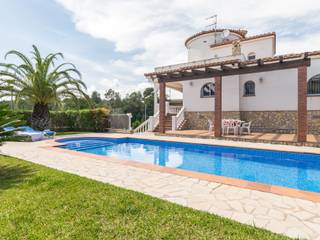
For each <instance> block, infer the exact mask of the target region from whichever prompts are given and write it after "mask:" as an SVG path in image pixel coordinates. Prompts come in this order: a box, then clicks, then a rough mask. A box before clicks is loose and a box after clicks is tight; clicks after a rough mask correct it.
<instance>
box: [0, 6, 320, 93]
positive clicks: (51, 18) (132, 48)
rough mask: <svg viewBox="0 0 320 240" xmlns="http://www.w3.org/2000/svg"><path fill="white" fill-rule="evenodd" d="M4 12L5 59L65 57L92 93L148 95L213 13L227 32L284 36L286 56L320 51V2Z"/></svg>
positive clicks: (282, 47) (14, 8) (36, 8)
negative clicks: (153, 80) (34, 52)
mask: <svg viewBox="0 0 320 240" xmlns="http://www.w3.org/2000/svg"><path fill="white" fill-rule="evenodd" d="M288 6H289V7H288ZM1 8H2V13H1V15H0V26H1V32H2V34H1V38H0V41H1V48H0V59H1V61H3V56H4V54H5V52H7V51H9V50H11V49H17V50H20V51H23V52H25V53H28V52H29V51H30V50H31V45H32V44H36V45H37V46H38V47H39V48H40V50H41V52H43V53H44V54H47V53H49V52H63V53H64V54H65V57H66V61H70V62H73V63H75V64H76V65H77V67H78V68H79V70H80V71H81V72H82V73H83V80H84V81H85V82H86V84H87V86H88V89H89V91H93V90H98V91H99V92H101V93H103V92H104V91H105V90H107V89H108V88H114V89H116V90H119V91H120V92H121V93H122V94H125V93H128V92H131V91H134V90H140V89H143V88H144V87H146V86H148V82H147V80H146V79H144V77H143V73H144V72H148V71H151V70H152V68H153V67H155V66H158V65H166V64H172V63H178V62H183V61H186V50H185V48H184V45H183V44H184V40H185V39H186V38H187V37H188V36H190V35H192V34H194V33H195V32H198V31H201V30H204V29H205V27H204V26H205V25H207V24H208V23H207V22H206V21H205V18H206V17H208V16H210V15H212V14H213V13H217V14H218V15H219V17H218V26H219V27H231V28H246V29H247V30H248V31H249V35H253V34H259V33H264V32H269V31H276V32H277V35H278V44H277V47H278V49H277V50H278V53H279V54H281V53H288V52H300V51H307V50H318V49H320V44H319V43H320V16H319V14H318V13H319V10H320V3H319V1H314V0H305V1H288V0H283V1H278V0H277V1H276V0H269V1H268V2H266V1H255V0H242V1H241V0H237V1H236V0H227V1H225V0H224V1H221V0H220V1H217V0H197V1H195V0H170V1H169V0H81V1H80V0H28V1H25V0H2V1H1ZM8 60H9V61H10V59H8Z"/></svg>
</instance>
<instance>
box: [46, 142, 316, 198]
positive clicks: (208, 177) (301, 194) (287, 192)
mask: <svg viewBox="0 0 320 240" xmlns="http://www.w3.org/2000/svg"><path fill="white" fill-rule="evenodd" d="M83 137H84V136H83ZM67 138H75V139H76V138H82V136H73V137H67ZM88 138H90V137H89V136H88ZM92 138H97V137H92ZM105 138H115V139H117V138H130V137H128V136H125V137H110V136H109V137H105ZM59 139H63V138H59ZM59 139H56V140H59ZM139 139H143V140H151V139H148V138H139ZM56 140H48V141H47V142H48V143H49V144H50V145H49V146H41V148H45V149H49V150H53V151H58V152H63V153H68V154H72V155H75V156H81V157H88V158H94V159H96V160H107V161H109V162H112V163H115V164H121V165H126V166H131V167H136V168H142V169H146V170H151V171H158V172H162V173H169V174H176V175H180V176H185V177H190V178H197V179H200V180H205V181H208V182H215V183H221V184H225V185H230V186H234V187H239V188H245V189H250V190H257V191H262V192H267V193H272V194H277V195H281V196H287V197H294V198H299V199H304V200H309V201H313V202H320V193H316V192H309V191H304V190H299V189H294V188H288V187H282V186H276V185H271V184H264V183H257V182H251V181H247V180H242V179H237V178H230V177H224V176H218V175H214V174H207V173H200V172H194V171H190V170H183V169H177V168H171V167H165V166H158V165H155V164H151V163H141V162H138V161H130V160H124V159H119V158H115V157H107V156H100V155H96V154H91V153H85V152H79V151H74V150H69V149H63V148H59V146H62V145H64V144H61V143H59V142H57V141H56ZM159 141H163V140H160V139H159ZM164 141H165V140H164ZM169 142H170V141H169ZM171 142H173V141H171ZM174 142H176V141H174ZM195 144H198V143H195ZM199 144H201V143H199ZM207 145H210V144H207ZM212 146H217V145H214V144H212ZM270 151H273V150H270ZM275 151H276V150H275ZM279 151H280V150H279Z"/></svg>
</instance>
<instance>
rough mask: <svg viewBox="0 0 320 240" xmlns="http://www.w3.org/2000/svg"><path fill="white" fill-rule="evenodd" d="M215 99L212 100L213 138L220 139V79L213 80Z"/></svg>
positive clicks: (219, 77)
mask: <svg viewBox="0 0 320 240" xmlns="http://www.w3.org/2000/svg"><path fill="white" fill-rule="evenodd" d="M214 81H215V98H214V136H215V137H221V115H222V77H221V76H218V77H215V78H214Z"/></svg>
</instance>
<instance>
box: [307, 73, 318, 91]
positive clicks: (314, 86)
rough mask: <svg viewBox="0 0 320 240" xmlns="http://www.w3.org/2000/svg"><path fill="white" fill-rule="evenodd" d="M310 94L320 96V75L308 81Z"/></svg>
mask: <svg viewBox="0 0 320 240" xmlns="http://www.w3.org/2000/svg"><path fill="white" fill-rule="evenodd" d="M308 94H310V95H312V94H320V74H318V75H315V76H313V77H312V78H310V79H309V81H308Z"/></svg>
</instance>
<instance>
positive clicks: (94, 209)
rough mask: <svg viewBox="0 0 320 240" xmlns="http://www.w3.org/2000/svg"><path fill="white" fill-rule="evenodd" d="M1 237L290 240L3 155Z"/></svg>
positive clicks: (0, 183) (1, 160)
mask: <svg viewBox="0 0 320 240" xmlns="http://www.w3.org/2000/svg"><path fill="white" fill-rule="evenodd" d="M0 239H19V240H20V239H28V240H29V239H54V240H56V239H77V240H80V239H86V240H87V239H179V240H180V239H221V240H222V239H223V240H225V239H245V240H248V239H259V240H262V239H287V238H285V237H283V236H280V235H276V234H273V233H271V232H268V231H265V230H261V229H257V228H254V227H250V226H246V225H242V224H239V223H236V222H234V221H231V220H227V219H224V218H221V217H217V216H214V215H211V214H208V213H205V212H201V211H196V210H192V209H189V208H185V207H182V206H179V205H176V204H173V203H169V202H166V201H162V200H159V199H156V198H152V197H149V196H146V195H144V194H141V193H136V192H133V191H128V190H125V189H121V188H118V187H114V186H112V185H109V184H104V183H100V182H96V181H93V180H89V179H86V178H83V177H79V176H76V175H72V174H67V173H64V172H60V171H57V170H53V169H50V168H46V167H42V166H39V165H35V164H32V163H28V162H25V161H22V160H19V159H15V158H11V157H6V156H1V155H0Z"/></svg>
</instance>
